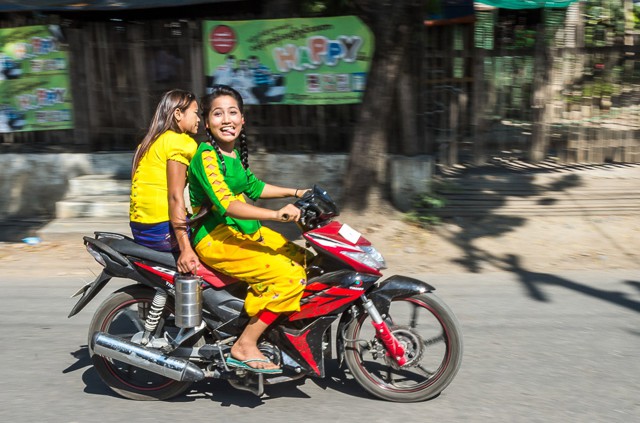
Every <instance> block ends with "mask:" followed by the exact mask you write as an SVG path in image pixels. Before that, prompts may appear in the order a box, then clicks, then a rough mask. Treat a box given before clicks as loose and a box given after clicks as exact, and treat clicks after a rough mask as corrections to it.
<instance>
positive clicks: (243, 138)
mask: <svg viewBox="0 0 640 423" xmlns="http://www.w3.org/2000/svg"><path fill="white" fill-rule="evenodd" d="M224 95H228V96H230V97H233V98H234V99H235V100H236V102H237V103H238V109H239V110H240V113H241V114H243V115H244V102H243V101H242V96H241V95H240V93H239V92H237V91H236V90H234V89H233V88H231V87H230V86H228V85H215V86H214V87H213V90H212V91H211V93H209V94H207V95H206V96H204V97H202V99H201V100H200V103H201V104H202V118H203V120H204V121H205V122H206V121H207V118H208V117H209V113H210V112H211V105H212V104H213V101H214V100H215V99H216V98H218V97H221V96H224ZM205 132H206V133H207V137H208V138H209V142H210V143H211V145H212V146H213V148H214V150H215V152H216V154H217V155H218V158H219V159H220V163H221V169H222V174H223V175H225V174H226V173H227V166H226V164H225V163H224V158H223V157H222V151H221V150H220V147H219V146H218V143H217V142H216V139H215V137H214V136H213V134H212V133H211V130H210V129H209V128H206V126H205ZM238 138H239V140H240V162H241V163H242V167H243V168H244V169H245V170H247V169H249V148H248V147H247V134H246V132H245V129H244V125H243V127H242V131H240V135H239V137H238ZM247 177H248V176H247Z"/></svg>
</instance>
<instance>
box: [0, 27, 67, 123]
mask: <svg viewBox="0 0 640 423" xmlns="http://www.w3.org/2000/svg"><path fill="white" fill-rule="evenodd" d="M68 69H69V58H68V54H67V51H66V48H65V47H64V44H63V38H62V33H61V32H60V28H59V27H57V26H55V25H51V26H48V27H47V26H25V27H19V28H1V29H0V133H2V132H4V133H6V132H27V131H43V130H52V129H69V128H73V119H72V107H71V92H70V90H69V74H68Z"/></svg>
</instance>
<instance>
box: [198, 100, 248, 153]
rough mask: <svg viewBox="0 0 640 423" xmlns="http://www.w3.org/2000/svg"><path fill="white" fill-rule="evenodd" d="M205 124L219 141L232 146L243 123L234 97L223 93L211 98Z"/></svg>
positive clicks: (242, 117)
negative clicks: (213, 98) (209, 110)
mask: <svg viewBox="0 0 640 423" xmlns="http://www.w3.org/2000/svg"><path fill="white" fill-rule="evenodd" d="M205 125H206V126H207V128H209V130H210V131H211V133H212V134H213V137H214V138H215V139H216V140H217V141H218V142H219V143H222V144H227V145H231V146H233V143H234V142H235V140H236V139H237V138H238V136H240V132H241V131H242V127H243V125H244V116H243V115H242V113H241V112H240V108H239V107H238V102H237V101H236V99H235V98H233V97H231V96H228V95H223V96H220V97H218V98H216V99H215V100H213V103H212V104H211V112H209V116H207V121H206V122H205Z"/></svg>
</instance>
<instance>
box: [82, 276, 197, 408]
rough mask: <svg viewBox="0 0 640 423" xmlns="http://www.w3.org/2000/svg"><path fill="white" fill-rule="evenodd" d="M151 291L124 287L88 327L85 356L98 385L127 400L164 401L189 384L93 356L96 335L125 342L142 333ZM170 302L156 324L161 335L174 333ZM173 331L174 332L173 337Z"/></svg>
mask: <svg viewBox="0 0 640 423" xmlns="http://www.w3.org/2000/svg"><path fill="white" fill-rule="evenodd" d="M154 295H155V290H153V289H151V288H147V287H144V286H141V285H132V286H128V287H125V288H123V289H121V290H119V291H117V292H114V293H113V294H111V295H110V296H109V297H108V298H107V299H106V300H105V301H104V302H103V303H102V304H101V305H100V306H99V307H98V309H97V310H96V313H95V314H94V315H93V319H92V320H91V325H90V326H89V343H88V345H89V355H90V357H91V361H92V362H93V366H94V368H95V369H96V371H97V372H98V375H99V376H100V378H101V379H102V381H103V382H104V383H105V384H107V386H109V388H111V389H112V390H113V391H114V392H115V393H117V394H119V395H121V396H123V397H125V398H129V399H134V400H142V401H150V400H166V399H169V398H172V397H175V396H177V395H180V394H182V393H183V392H185V391H186V390H187V389H189V387H190V386H191V384H192V382H179V381H176V380H173V379H170V378H167V377H165V376H161V375H158V374H155V373H152V372H150V371H148V370H144V369H140V368H138V367H134V366H131V365H129V364H126V363H123V362H121V361H117V360H113V359H110V358H105V357H102V356H99V355H97V354H94V352H93V351H92V349H91V338H92V336H93V334H94V333H95V332H97V331H100V332H106V333H109V334H111V335H115V336H119V337H121V338H124V339H126V340H131V337H132V336H133V335H134V334H136V333H138V332H140V331H141V330H143V329H144V318H145V317H146V315H145V314H144V313H145V310H146V311H148V310H149V307H150V305H151V303H152V301H153V297H154ZM173 310H174V302H173V298H171V297H169V298H167V305H166V307H165V313H164V314H163V315H162V319H161V320H160V322H161V323H160V324H161V325H162V324H163V322H164V325H163V327H162V328H160V329H162V330H163V331H164V330H167V329H174V328H175V325H174V319H173ZM177 330H178V329H177V328H175V332H176V333H177Z"/></svg>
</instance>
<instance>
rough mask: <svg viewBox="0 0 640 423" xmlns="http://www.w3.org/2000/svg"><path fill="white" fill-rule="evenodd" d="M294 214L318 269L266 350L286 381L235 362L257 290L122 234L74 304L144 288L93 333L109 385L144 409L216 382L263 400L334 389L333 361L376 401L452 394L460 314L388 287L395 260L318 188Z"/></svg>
mask: <svg viewBox="0 0 640 423" xmlns="http://www.w3.org/2000/svg"><path fill="white" fill-rule="evenodd" d="M294 204H295V206H297V207H298V208H299V209H300V211H301V217H300V220H299V221H298V222H297V225H298V226H299V228H300V230H301V232H302V237H303V238H304V241H305V243H306V246H307V248H308V249H310V252H311V253H312V254H310V255H311V256H312V258H310V259H309V260H307V263H306V266H305V268H306V271H307V275H308V280H307V285H306V287H305V290H304V292H303V296H302V299H301V302H300V310H299V311H297V312H293V313H290V314H286V315H281V316H279V317H278V319H277V320H276V321H275V322H274V323H273V324H271V325H270V327H269V328H268V329H267V330H266V331H265V333H264V334H263V336H262V338H261V341H260V343H259V349H260V351H261V352H262V353H263V354H264V355H265V356H266V357H267V358H269V359H270V360H271V361H272V362H274V363H275V364H277V365H279V366H281V367H282V373H280V374H275V375H271V374H263V373H257V372H253V371H250V370H247V369H244V368H238V367H230V366H228V365H227V364H226V362H225V358H226V357H228V356H229V352H230V349H231V346H232V345H233V342H234V341H235V340H236V339H237V337H238V336H239V335H240V333H241V332H242V331H243V329H244V327H245V325H246V324H247V322H248V321H249V317H248V316H247V314H246V313H245V311H244V307H243V305H244V297H245V295H246V292H247V285H246V283H243V282H241V281H237V280H234V279H232V278H230V277H229V276H226V275H224V274H221V273H217V272H215V271H214V270H213V269H210V268H208V267H206V266H205V265H204V264H202V265H201V266H200V269H199V271H198V272H197V274H196V275H184V274H179V273H178V272H177V269H176V257H175V256H174V255H173V254H172V253H165V252H158V251H155V250H152V249H149V248H146V247H144V246H141V245H138V244H136V243H135V242H134V240H133V239H132V238H130V237H128V236H125V235H122V234H118V233H113V232H96V233H95V237H93V238H92V237H88V236H85V237H84V238H83V239H84V243H85V246H86V248H87V251H88V252H89V253H90V254H91V255H92V256H93V257H94V258H95V260H96V261H97V262H98V263H100V264H101V265H102V266H103V269H102V272H101V273H100V274H99V275H98V276H97V277H96V279H95V280H94V281H92V282H89V283H87V284H86V285H84V286H83V287H82V288H80V289H79V290H78V292H76V293H75V294H74V296H80V295H81V297H80V299H79V300H78V302H77V303H76V304H75V306H74V307H73V308H72V310H71V312H70V313H69V317H72V316H74V315H76V314H77V313H78V312H80V311H81V310H82V309H83V308H84V307H85V306H86V305H87V304H88V303H89V302H90V301H91V300H92V299H94V298H95V296H96V295H97V294H98V293H99V292H100V291H101V290H102V289H103V287H104V286H105V285H106V284H107V283H108V282H109V281H110V280H111V279H112V278H114V277H115V278H124V279H129V280H131V281H133V282H134V283H133V284H131V285H128V286H126V287H123V288H121V289H118V290H117V291H115V292H113V293H112V294H110V295H109V297H107V298H106V299H105V300H104V302H102V304H101V305H100V306H99V307H98V308H97V310H96V312H95V314H94V316H93V319H92V321H91V324H90V326H89V337H88V346H89V354H90V357H91V360H92V363H93V366H94V368H95V370H96V372H97V373H98V375H99V376H100V378H101V379H102V381H103V382H104V383H105V384H106V385H108V386H109V388H111V390H113V391H114V392H116V393H117V394H119V395H121V396H123V397H125V398H130V399H136V400H166V399H169V398H172V397H175V396H177V395H180V394H182V393H184V392H185V391H186V390H187V389H189V387H190V386H191V385H192V384H193V383H194V382H198V381H201V380H203V379H206V378H219V379H225V380H227V381H228V382H229V384H231V386H233V387H235V388H237V389H243V390H247V391H250V392H252V393H254V394H255V395H258V396H261V395H263V394H264V389H265V386H269V385H273V384H277V383H283V382H288V381H293V380H296V379H300V378H302V377H307V376H309V377H318V378H323V377H325V360H329V359H333V358H335V359H337V360H338V364H339V365H340V367H341V368H344V364H345V363H346V369H345V374H346V373H347V372H348V373H350V374H351V375H352V377H353V379H355V380H356V381H357V382H358V383H359V384H360V385H361V386H362V388H364V389H365V390H366V391H368V392H369V393H370V394H372V395H373V396H375V397H378V398H381V399H384V400H388V401H395V402H415V401H424V400H427V399H430V398H433V397H435V396H437V395H438V394H440V392H442V391H443V390H444V389H445V388H446V387H447V386H448V385H449V384H450V383H451V381H452V380H453V378H454V377H455V375H456V373H457V372H458V369H459V367H460V364H461V361H462V350H463V344H462V333H461V330H460V325H459V323H458V320H457V319H456V317H455V315H454V314H453V312H452V311H451V310H450V308H449V307H448V306H447V305H446V304H445V303H444V302H443V301H442V300H441V299H440V298H438V297H437V296H436V295H435V294H434V293H433V291H434V288H433V287H432V286H431V285H429V284H428V283H426V282H422V281H420V280H417V279H413V278H410V277H406V276H399V275H394V276H390V277H388V278H386V279H383V278H382V273H381V270H383V269H385V268H386V265H385V261H384V258H383V257H382V255H381V254H380V253H379V252H378V251H377V250H376V249H375V248H374V247H373V246H372V245H371V243H370V242H369V241H368V240H367V239H366V238H365V237H364V236H362V234H360V233H359V232H357V231H356V230H355V229H353V228H352V227H350V226H349V225H347V224H341V223H339V222H338V221H336V220H334V218H335V217H336V216H338V215H339V211H338V208H337V206H336V204H335V202H334V201H333V200H332V199H331V197H330V196H329V195H328V194H327V192H326V191H324V190H323V189H321V188H320V187H318V186H314V187H313V189H312V190H309V191H308V192H307V193H305V195H303V196H302V198H300V199H298V200H297V201H296V202H295V203H294ZM192 224H195V223H193V222H192ZM336 322H337V323H336ZM334 323H335V324H334ZM334 339H335V341H334Z"/></svg>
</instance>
